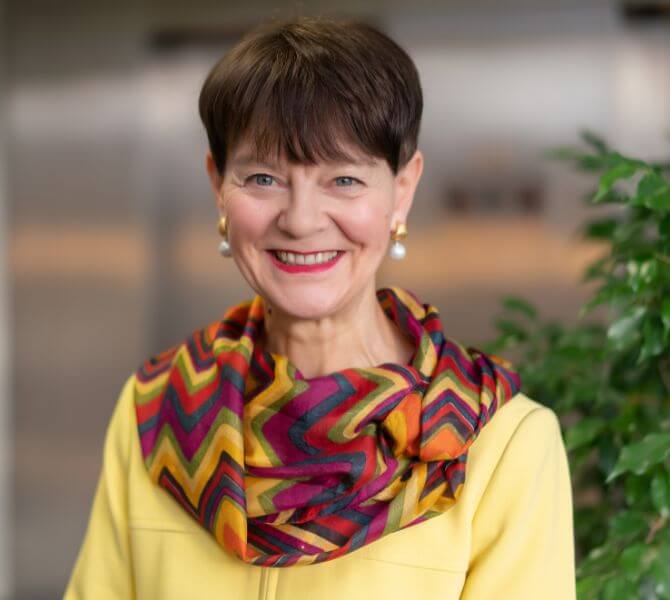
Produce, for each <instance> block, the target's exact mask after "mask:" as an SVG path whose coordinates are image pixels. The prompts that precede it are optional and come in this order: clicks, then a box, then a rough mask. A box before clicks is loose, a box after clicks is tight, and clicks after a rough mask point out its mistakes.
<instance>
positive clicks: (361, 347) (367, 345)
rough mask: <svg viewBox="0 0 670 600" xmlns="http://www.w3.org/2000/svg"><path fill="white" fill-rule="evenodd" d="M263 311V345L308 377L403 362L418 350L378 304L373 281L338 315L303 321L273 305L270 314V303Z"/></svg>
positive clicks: (407, 360) (264, 306)
mask: <svg viewBox="0 0 670 600" xmlns="http://www.w3.org/2000/svg"><path fill="white" fill-rule="evenodd" d="M263 312H264V335H263V339H262V340H261V343H262V344H263V345H264V346H265V349H266V350H267V351H269V352H272V353H274V354H282V355H285V356H287V357H288V358H289V360H290V361H291V362H292V363H293V364H294V365H295V366H296V367H297V368H298V369H299V370H300V372H301V373H302V374H303V376H304V377H306V378H313V377H320V376H323V375H327V374H329V373H332V372H334V371H340V370H342V369H346V368H352V367H356V368H368V367H372V366H376V365H379V364H381V363H384V362H397V363H402V364H405V363H407V362H409V359H410V357H411V355H412V353H413V352H414V341H413V340H412V339H410V338H409V337H407V336H406V335H405V334H404V333H403V332H401V331H400V329H399V328H398V327H397V326H396V325H395V323H394V322H393V321H391V319H389V318H388V317H387V316H386V314H385V313H384V311H383V309H382V307H381V306H380V304H379V301H378V300H377V294H376V288H375V282H374V281H372V283H371V285H369V286H368V287H367V288H366V289H365V290H364V292H363V293H361V294H359V295H358V296H357V297H356V298H354V299H353V300H352V301H351V302H349V303H348V304H347V305H345V306H343V307H342V308H341V309H340V310H339V311H338V312H337V313H334V314H332V315H328V316H327V317H323V318H320V319H301V318H299V317H296V316H295V315H291V314H288V313H284V312H282V311H280V310H278V308H277V307H274V306H273V308H272V312H271V313H269V312H268V307H267V304H266V303H264V305H263Z"/></svg>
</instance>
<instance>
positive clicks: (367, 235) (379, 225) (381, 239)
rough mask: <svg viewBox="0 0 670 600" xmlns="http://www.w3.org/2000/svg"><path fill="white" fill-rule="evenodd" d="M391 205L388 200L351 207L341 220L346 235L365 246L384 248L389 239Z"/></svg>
mask: <svg viewBox="0 0 670 600" xmlns="http://www.w3.org/2000/svg"><path fill="white" fill-rule="evenodd" d="M389 215H390V207H389V206H387V203H386V202H382V201H374V202H366V203H361V204H359V205H356V206H354V207H350V210H347V211H346V212H345V213H344V214H343V215H342V219H341V220H340V226H341V227H342V229H343V231H344V232H345V234H346V236H347V237H348V238H349V239H350V240H352V241H353V242H354V243H356V244H358V245H360V246H362V247H364V248H366V247H367V248H383V247H385V246H386V244H387V243H388V240H389V231H388V220H389Z"/></svg>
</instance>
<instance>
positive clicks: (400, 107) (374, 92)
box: [199, 16, 423, 174]
mask: <svg viewBox="0 0 670 600" xmlns="http://www.w3.org/2000/svg"><path fill="white" fill-rule="evenodd" d="M199 111H200V118H201V119H202V122H203V124H204V126H205V129H206V130H207V138H208V140H209V147H210V150H211V152H212V156H213V158H214V162H215V164H216V167H217V170H218V172H219V174H223V172H224V170H225V166H226V160H227V158H228V151H229V150H230V149H231V148H233V147H234V146H235V145H236V144H237V143H238V142H239V141H240V140H241V139H242V138H243V137H245V138H246V137H247V136H249V139H250V140H251V141H252V142H253V146H254V147H255V149H256V153H257V156H258V157H259V159H260V158H267V157H268V156H269V155H270V153H271V152H272V151H273V150H274V153H275V156H280V155H281V154H282V153H285V155H286V157H287V159H288V160H289V161H291V162H298V163H302V164H316V162H317V161H318V160H346V161H348V160H351V159H352V157H351V156H350V155H349V154H347V153H346V152H345V150H344V149H343V148H342V147H341V146H340V145H339V143H340V142H344V143H349V144H352V145H354V146H355V147H357V148H360V149H361V150H362V151H363V152H365V153H366V154H368V155H371V156H374V157H379V158H383V159H385V160H386V161H387V162H388V164H389V166H390V167H391V170H392V171H393V173H394V174H395V173H397V172H398V169H399V168H401V167H402V166H404V165H405V164H406V163H407V161H408V160H409V159H410V158H411V157H412V155H413V154H414V152H415V151H416V145H417V138H418V135H419V126H420V122H421V113H422V111H423V96H422V91H421V83H420V80H419V74H418V72H417V69H416V66H415V65H414V63H413V62H412V59H411V58H410V57H409V56H408V55H407V53H406V52H405V51H404V50H403V49H402V48H401V47H400V46H399V45H398V44H396V43H395V42H394V41H393V40H391V39H390V38H389V37H388V36H386V35H385V34H383V33H382V32H381V31H379V30H378V29H376V28H375V27H373V26H371V25H369V24H366V23H362V22H359V21H353V20H334V19H332V18H325V17H306V16H303V17H298V18H296V19H291V20H279V21H277V20H274V21H270V22H265V23H263V24H261V25H260V26H258V27H256V28H255V29H253V30H252V31H250V32H249V33H247V34H246V35H245V36H244V37H243V38H242V39H241V40H240V41H239V42H238V43H237V44H236V45H235V46H234V47H233V48H232V49H231V50H230V51H228V52H227V53H226V54H225V55H224V56H223V57H222V58H221V59H220V60H219V61H218V62H217V63H216V64H215V65H214V67H213V68H212V69H211V71H210V72H209V74H208V76H207V78H206V80H205V82H204V84H203V86H202V89H201V91H200V98H199Z"/></svg>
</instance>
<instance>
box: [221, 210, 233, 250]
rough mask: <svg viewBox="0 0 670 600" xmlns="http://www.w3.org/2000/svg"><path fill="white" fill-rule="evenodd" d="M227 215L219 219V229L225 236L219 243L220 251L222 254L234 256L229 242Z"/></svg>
mask: <svg viewBox="0 0 670 600" xmlns="http://www.w3.org/2000/svg"><path fill="white" fill-rule="evenodd" d="M226 225H227V223H226V217H221V218H220V219H219V224H218V229H219V233H220V234H221V235H222V236H223V237H224V239H223V240H221V243H220V244H219V253H220V254H221V256H232V255H233V252H232V250H231V248H230V243H229V242H228V232H227V227H226Z"/></svg>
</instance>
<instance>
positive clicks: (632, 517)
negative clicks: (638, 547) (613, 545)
mask: <svg viewBox="0 0 670 600" xmlns="http://www.w3.org/2000/svg"><path fill="white" fill-rule="evenodd" d="M609 529H610V533H611V534H612V537H613V538H614V539H616V540H617V541H619V542H622V543H628V541H629V540H630V539H631V538H635V537H638V536H640V535H642V534H644V533H646V531H647V529H648V525H647V520H646V519H645V518H644V517H643V516H642V515H641V514H640V513H638V512H634V511H632V510H629V511H626V512H620V513H616V514H615V515H614V516H613V517H612V518H611V520H610V524H609Z"/></svg>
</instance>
